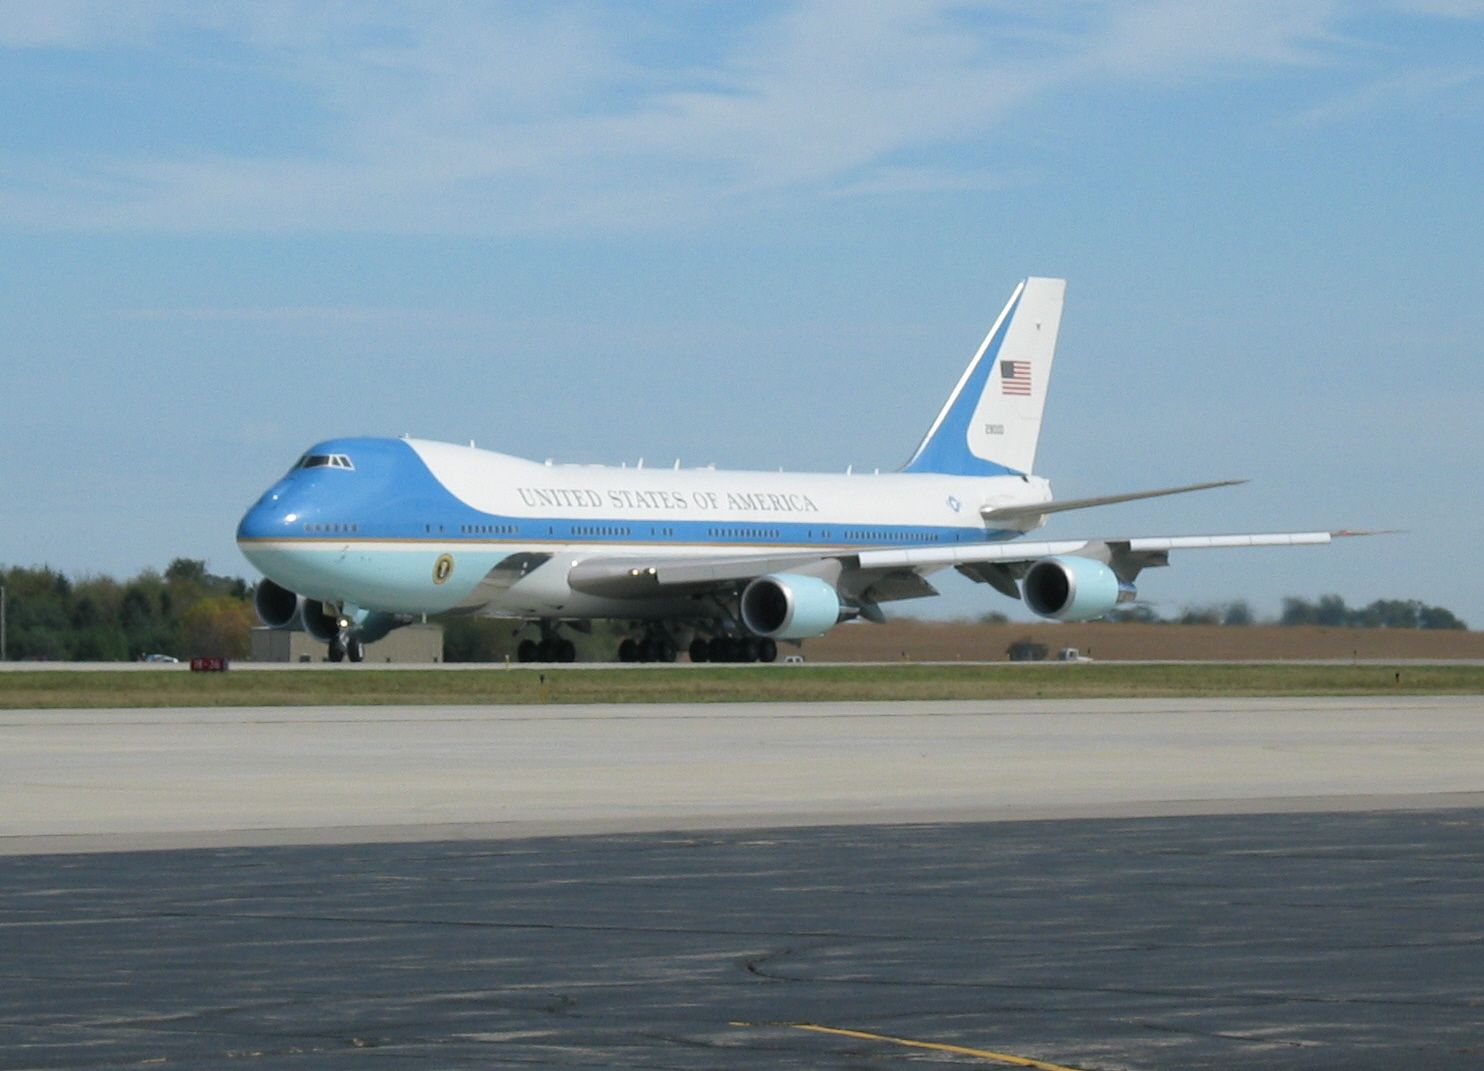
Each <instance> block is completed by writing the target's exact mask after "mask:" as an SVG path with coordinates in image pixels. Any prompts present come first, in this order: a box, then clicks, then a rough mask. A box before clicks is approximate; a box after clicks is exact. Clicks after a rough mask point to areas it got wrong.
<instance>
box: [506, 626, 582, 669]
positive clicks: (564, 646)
mask: <svg viewBox="0 0 1484 1071" xmlns="http://www.w3.org/2000/svg"><path fill="white" fill-rule="evenodd" d="M515 658H516V661H518V662H576V661H577V645H576V644H575V643H573V642H572V641H571V640H569V639H567V637H565V636H562V635H560V634H559V633H558V632H557V630H556V624H555V623H553V622H550V621H542V622H541V638H540V639H539V640H532V639H524V640H521V641H520V643H518V644H517V645H516V647H515Z"/></svg>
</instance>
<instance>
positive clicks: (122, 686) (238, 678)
mask: <svg viewBox="0 0 1484 1071" xmlns="http://www.w3.org/2000/svg"><path fill="white" fill-rule="evenodd" d="M1464 694H1467V695H1477V694H1484V666H1447V665H1440V666H1432V665H1415V664H1413V665H1407V664H1397V665H1343V664H1341V665H1292V664H1278V665H1223V664H1206V665H1123V666H1120V665H1108V664H1096V663H1094V664H1071V665H1058V664H1053V663H1039V664H1030V665H1009V664H1001V665H978V666H924V665H900V666H817V665H788V666H784V665H775V666H749V667H732V668H722V667H713V666H695V667H691V666H675V667H665V668H650V669H646V668H631V669H621V670H620V669H611V670H609V669H582V670H573V671H561V670H538V669H488V670H461V671H457V672H439V671H437V670H380V669H365V668H351V667H345V669H344V671H343V672H341V671H325V670H303V671H296V670H294V669H292V668H289V669H285V670H283V671H281V672H271V673H253V672H241V671H239V672H235V673H234V672H231V671H228V672H227V673H188V672H183V671H161V672H113V671H107V670H104V671H99V672H94V673H68V672H56V671H51V672H48V671H45V670H41V671H34V672H33V671H24V670H22V671H15V672H9V673H4V674H0V708H3V709H11V710H15V709H40V708H47V709H52V708H80V707H187V706H224V707H230V706H311V705H313V706H319V705H329V704H347V705H381V704H401V705H425V704H469V703H726V702H809V701H818V700H873V699H883V700H885V699H896V700H900V699H1063V698H1065V699H1078V698H1119V697H1179V696H1222V695H1225V696H1263V695H1287V696H1291V695H1464Z"/></svg>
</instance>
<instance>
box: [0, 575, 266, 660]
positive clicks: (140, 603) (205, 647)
mask: <svg viewBox="0 0 1484 1071" xmlns="http://www.w3.org/2000/svg"><path fill="white" fill-rule="evenodd" d="M0 586H3V587H4V588H5V604H6V605H5V618H6V621H5V626H6V628H5V632H6V635H5V648H6V649H5V655H6V657H7V658H10V659H13V660H17V661H28V660H37V661H56V662H124V661H137V660H138V659H141V658H143V657H145V656H146V655H151V654H161V655H170V656H172V657H174V658H193V657H196V656H198V655H220V656H224V657H227V658H243V657H246V655H247V653H248V645H249V642H250V640H249V635H250V634H249V630H250V629H251V628H252V626H254V625H256V624H257V623H258V619H257V614H255V613H254V612H253V608H252V589H251V588H250V587H249V586H248V584H247V581H245V580H242V579H241V578H239V577H229V576H216V575H214V574H212V573H209V572H207V570H206V563H205V562H204V561H197V560H195V559H191V558H176V559H175V560H174V561H172V562H171V563H170V564H169V566H167V567H166V569H165V572H164V573H163V574H161V573H159V572H156V571H155V570H152V569H147V570H145V571H143V572H141V573H139V575H137V576H135V577H133V578H132V579H130V580H125V581H118V580H114V579H112V578H111V577H103V576H90V577H84V578H82V579H78V580H69V579H68V578H67V577H66V576H65V575H64V574H63V573H60V572H58V571H57V570H55V569H51V568H48V567H46V566H41V567H33V568H21V567H11V568H4V569H0Z"/></svg>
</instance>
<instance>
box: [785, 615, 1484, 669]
mask: <svg viewBox="0 0 1484 1071" xmlns="http://www.w3.org/2000/svg"><path fill="white" fill-rule="evenodd" d="M1021 640H1028V641H1030V642H1031V643H1042V644H1045V645H1046V646H1047V648H1049V649H1050V652H1051V654H1050V657H1052V658H1055V657H1056V653H1057V652H1058V651H1059V650H1061V649H1062V648H1063V647H1075V648H1077V649H1078V650H1079V651H1081V652H1082V654H1084V655H1088V656H1091V657H1092V658H1096V659H1103V660H1109V661H1113V660H1119V659H1160V658H1173V659H1205V660H1211V661H1242V660H1245V659H1256V660H1267V659H1305V658H1365V659H1392V658H1395V659H1414V658H1479V659H1484V632H1455V631H1444V630H1424V629H1351V628H1307V627H1305V628H1298V627H1295V628H1283V627H1280V626H1277V625H1250V626H1246V627H1235V626H1220V625H1129V624H1123V625H1112V624H1108V623H1106V622H1092V623H1090V624H1082V625H1059V624H1051V623H1046V624H1029V625H1028V624H1008V625H978V624H970V623H965V622H939V621H913V620H910V619H902V620H897V621H889V622H887V623H886V624H884V625H872V624H869V623H867V622H852V623H851V624H848V625H842V626H840V627H839V628H836V629H834V630H833V631H831V632H829V633H826V634H825V635H824V636H821V637H819V638H818V639H814V640H809V641H807V642H806V643H805V645H804V652H805V654H806V655H807V656H808V658H809V660H810V661H819V662H902V661H910V662H959V661H962V662H984V661H1004V660H1007V659H1008V657H1009V656H1008V654H1007V651H1008V649H1009V647H1010V645H1011V644H1013V643H1017V642H1019V641H1021ZM791 651H792V648H790V647H788V646H786V645H785V646H784V647H783V649H782V652H781V653H782V654H788V653H790V652H791Z"/></svg>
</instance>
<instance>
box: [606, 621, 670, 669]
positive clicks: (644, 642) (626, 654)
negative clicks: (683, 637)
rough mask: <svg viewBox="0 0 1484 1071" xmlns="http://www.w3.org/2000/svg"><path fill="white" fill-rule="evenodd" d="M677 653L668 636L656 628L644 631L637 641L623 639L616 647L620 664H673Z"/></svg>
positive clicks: (629, 637)
mask: <svg viewBox="0 0 1484 1071" xmlns="http://www.w3.org/2000/svg"><path fill="white" fill-rule="evenodd" d="M677 654H679V652H678V651H677V650H676V649H675V641H674V640H673V639H671V638H670V634H669V633H668V632H666V631H664V630H663V629H660V628H658V627H655V628H650V629H648V630H646V631H645V633H644V635H643V636H641V637H640V638H639V639H637V640H636V639H634V637H632V636H628V637H625V638H624V640H623V642H622V643H620V644H619V645H618V660H619V661H620V662H673V661H675V657H676V655H677Z"/></svg>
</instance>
